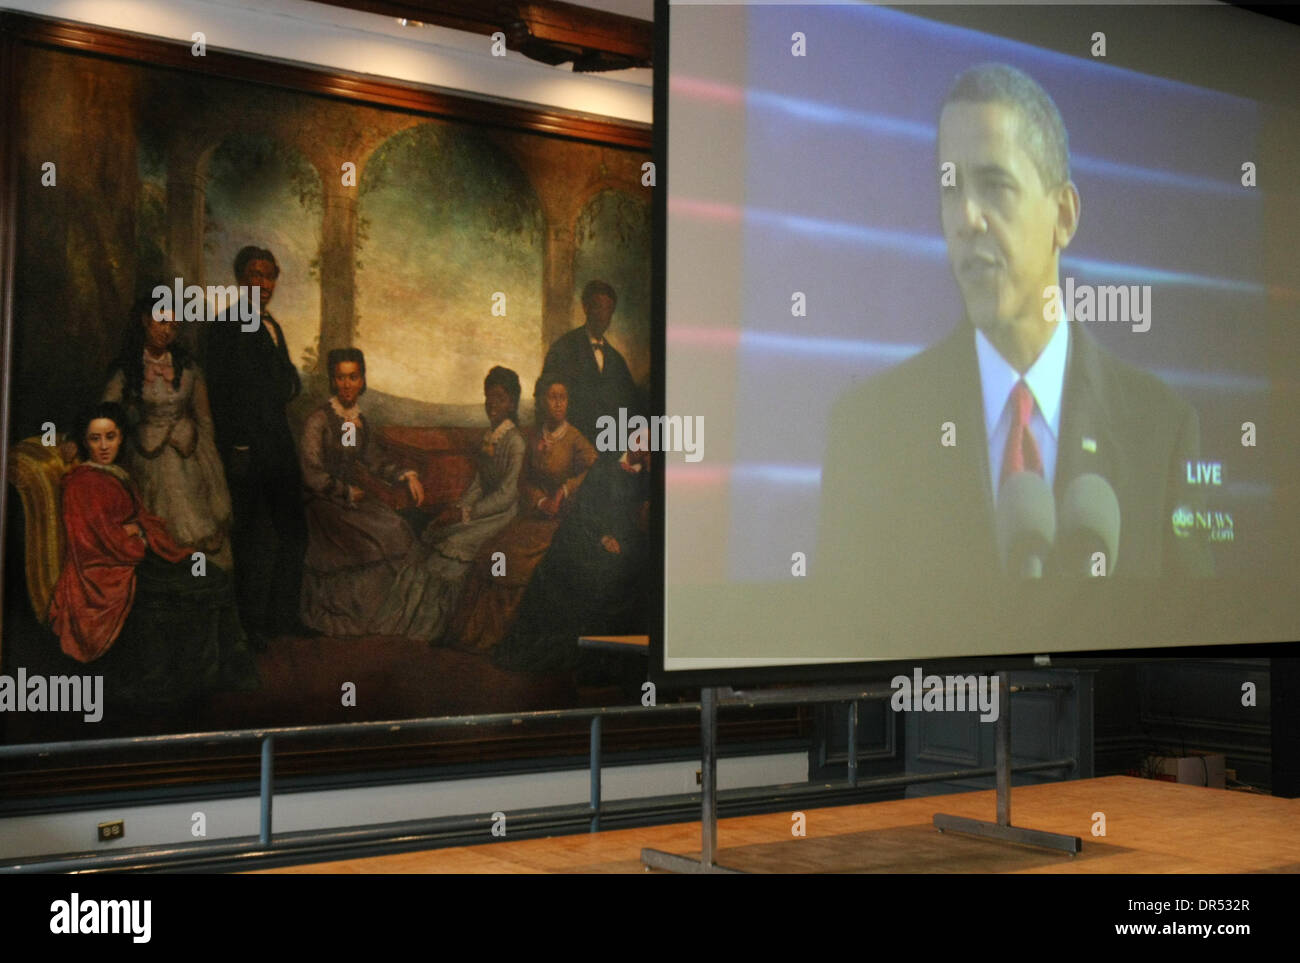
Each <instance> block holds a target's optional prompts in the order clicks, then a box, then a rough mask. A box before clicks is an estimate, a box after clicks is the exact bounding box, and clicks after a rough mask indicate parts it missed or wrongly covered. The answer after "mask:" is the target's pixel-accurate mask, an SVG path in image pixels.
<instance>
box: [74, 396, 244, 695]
mask: <svg viewBox="0 0 1300 963" xmlns="http://www.w3.org/2000/svg"><path fill="white" fill-rule="evenodd" d="M126 425H127V416H126V413H125V411H124V410H123V409H122V407H121V406H120V405H118V404H116V403H114V402H101V403H100V404H99V405H97V406H96V407H95V408H93V409H92V410H91V411H90V412H88V413H87V414H86V416H85V417H83V418H82V419H81V421H80V423H79V425H78V430H77V434H76V439H77V443H78V448H79V452H80V455H81V457H82V459H83V461H82V463H81V464H79V465H77V466H76V467H74V468H73V469H72V470H71V471H69V472H68V474H67V475H66V476H65V477H64V480H63V495H62V517H63V530H64V541H65V546H66V547H65V551H64V560H63V569H62V571H61V573H60V575H59V580H58V582H57V583H56V585H55V587H54V595H53V598H52V599H51V602H50V612H49V614H50V627H51V628H52V629H53V630H54V633H55V634H56V635H57V636H58V638H59V645H60V647H61V648H62V649H63V651H64V652H65V653H66V654H67V655H69V656H71V657H72V658H74V659H76V660H77V661H79V662H87V663H91V662H93V663H95V669H96V672H99V673H102V674H103V675H104V676H105V689H106V698H107V700H108V703H109V706H110V708H113V707H117V708H119V709H121V708H125V707H130V708H131V709H133V710H143V711H150V710H162V709H177V708H179V707H181V706H183V705H186V704H190V705H193V704H194V703H195V701H196V700H197V699H198V698H199V697H200V696H202V695H203V694H204V693H206V692H208V691H210V690H213V689H217V688H223V687H233V688H240V689H248V688H254V687H256V685H257V674H256V668H255V667H254V666H253V663H252V660H251V657H250V656H249V654H248V652H247V649H246V648H245V646H244V633H243V630H242V629H241V627H240V624H239V618H238V615H237V613H236V610H235V602H234V595H233V593H232V590H231V585H230V579H229V577H228V576H227V575H226V573H225V572H224V571H223V570H222V569H221V568H219V567H217V566H209V567H207V570H206V572H205V573H204V574H196V573H195V570H194V567H193V562H192V560H191V555H192V553H193V551H194V549H193V548H192V547H191V546H186V545H181V544H179V543H178V542H177V541H176V540H175V539H173V538H172V536H171V534H170V532H169V531H168V529H167V526H166V524H165V523H164V522H163V520H162V519H161V518H159V517H158V516H157V515H154V514H153V513H152V512H150V511H149V510H148V509H146V508H145V506H144V503H143V501H142V499H141V497H140V493H139V491H138V490H137V489H136V487H135V484H134V483H133V482H132V480H131V477H130V475H128V474H127V472H126V471H125V470H123V469H122V468H121V467H120V466H119V465H118V464H116V462H117V457H118V453H119V451H120V450H121V448H122V446H123V444H124V443H125V442H126V440H127V432H126Z"/></svg>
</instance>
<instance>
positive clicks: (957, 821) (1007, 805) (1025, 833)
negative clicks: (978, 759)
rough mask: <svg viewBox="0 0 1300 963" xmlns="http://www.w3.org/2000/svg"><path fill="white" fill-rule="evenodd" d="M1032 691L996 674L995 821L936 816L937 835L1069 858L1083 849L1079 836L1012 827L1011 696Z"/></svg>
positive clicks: (939, 814) (936, 814)
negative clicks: (1039, 849) (962, 836)
mask: <svg viewBox="0 0 1300 963" xmlns="http://www.w3.org/2000/svg"><path fill="white" fill-rule="evenodd" d="M1034 688H1037V687H1036V686H1032V685H1030V686H1024V685H1021V686H1016V687H1015V689H1012V687H1011V684H1010V680H1009V678H1008V674H1007V673H1006V672H999V673H998V691H999V692H1005V693H1006V697H1005V699H1004V700H1003V703H1002V706H1001V711H1000V712H999V713H998V721H997V723H996V726H997V729H996V731H995V732H994V740H995V751H996V753H997V759H996V766H997V774H996V779H997V792H998V815H997V822H988V821H986V820H982V819H971V818H969V817H967V816H949V815H947V814H945V813H935V815H934V828H935V829H937V830H939V832H941V833H942V832H954V833H966V834H968V835H971V836H983V837H985V838H986V839H997V840H1001V841H1002V842H1006V843H1018V844H1020V845H1022V846H1039V847H1042V848H1044V849H1052V850H1057V851H1059V852H1066V853H1069V854H1070V855H1071V856H1073V855H1074V854H1075V853H1077V852H1079V851H1080V850H1082V849H1083V840H1082V839H1080V838H1079V837H1078V836H1066V835H1064V834H1062V833H1049V832H1046V831H1044V830H1041V829H1025V828H1023V827H1020V826H1012V825H1011V694H1012V692H1013V691H1015V692H1024V691H1027V690H1032V689H1034Z"/></svg>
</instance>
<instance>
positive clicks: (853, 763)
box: [849, 699, 858, 788]
mask: <svg viewBox="0 0 1300 963" xmlns="http://www.w3.org/2000/svg"><path fill="white" fill-rule="evenodd" d="M849 785H850V786H853V787H855V788H856V787H857V785H858V700H857V699H854V700H853V701H852V702H850V703H849Z"/></svg>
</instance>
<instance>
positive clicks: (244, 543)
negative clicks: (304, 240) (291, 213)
mask: <svg viewBox="0 0 1300 963" xmlns="http://www.w3.org/2000/svg"><path fill="white" fill-rule="evenodd" d="M279 276H280V266H279V265H278V264H277V263H276V260H275V255H273V254H272V253H271V252H270V251H268V250H265V249H264V248H258V247H252V246H249V247H245V248H243V249H242V250H240V252H239V253H238V254H237V255H236V256H235V278H236V280H237V281H238V283H239V285H240V290H241V294H244V293H246V292H249V291H250V290H251V289H252V288H257V289H258V291H259V293H260V298H261V318H260V323H259V324H258V325H257V327H256V328H255V329H252V330H241V324H240V318H239V313H240V312H239V307H240V306H239V305H238V304H234V305H231V306H230V307H229V308H228V309H227V310H226V312H225V313H224V314H223V315H222V316H221V317H220V318H218V319H217V321H216V322H215V325H214V328H213V330H212V331H211V333H210V335H209V339H208V349H207V377H208V385H209V394H210V401H211V406H212V421H213V428H214V430H215V433H216V438H217V449H218V451H219V452H220V454H221V459H222V461H223V463H224V464H225V467H226V479H227V481H228V483H229V485H230V497H231V506H232V509H233V513H234V524H233V531H232V533H231V534H232V540H233V544H234V551H235V579H236V586H237V589H238V595H239V609H240V616H241V618H242V619H243V621H244V624H245V628H246V629H247V630H248V632H249V634H250V635H251V636H252V637H253V638H254V640H255V642H256V643H259V644H260V645H261V646H262V647H265V643H266V638H267V637H268V636H271V635H275V634H281V633H285V634H288V633H292V634H314V633H311V632H310V631H309V630H304V629H303V627H302V625H301V622H300V620H299V618H298V600H299V595H300V592H301V589H302V565H303V555H304V553H305V552H306V549H307V522H306V517H305V515H304V513H303V505H302V476H301V469H300V468H299V465H298V450H297V448H296V446H295V445H294V441H293V434H292V433H291V432H290V430H289V420H288V418H287V417H286V415H285V406H286V405H287V404H288V403H289V402H290V401H292V400H293V399H294V398H295V397H296V396H297V395H298V393H299V392H300V391H301V390H302V383H301V381H300V380H299V377H298V369H297V368H296V367H295V366H294V363H293V361H292V360H291V359H290V356H289V347H288V345H287V344H286V343H285V340H284V332H283V331H282V330H281V329H280V325H279V324H278V323H277V322H276V320H275V318H273V317H272V316H271V313H270V312H269V311H268V310H267V309H266V306H267V303H268V302H269V301H270V300H271V295H272V294H274V293H275V283H276V280H277V279H278V278H279ZM246 308H247V306H246ZM244 327H251V325H245V326H244Z"/></svg>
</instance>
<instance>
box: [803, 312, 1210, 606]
mask: <svg viewBox="0 0 1300 963" xmlns="http://www.w3.org/2000/svg"><path fill="white" fill-rule="evenodd" d="M983 412H984V407H983V400H982V388H981V385H980V375H979V362H978V359H977V356H976V351H975V333H974V328H973V327H972V326H971V325H970V324H969V323H968V322H965V321H963V322H962V323H961V324H960V325H958V327H957V329H956V330H955V331H953V332H952V334H950V335H948V336H947V337H945V338H944V339H943V340H942V341H940V342H938V343H937V344H935V345H933V346H932V347H930V348H928V349H926V350H925V351H923V352H921V353H920V354H918V355H916V356H915V357H913V358H911V359H909V360H908V361H906V362H904V363H903V364H900V365H898V366H897V367H895V368H892V369H890V370H888V371H885V372H883V373H881V374H880V375H878V376H876V377H873V378H871V379H869V380H868V381H866V382H864V383H863V384H861V385H860V386H857V387H855V388H853V389H851V390H850V391H849V392H848V393H847V394H846V395H845V396H844V397H843V398H841V399H840V401H839V402H838V404H837V405H836V407H835V411H834V415H833V417H832V421H831V427H830V435H829V437H828V439H827V444H828V454H827V457H826V461H825V464H824V468H823V474H822V499H821V508H822V519H821V528H820V533H819V541H818V550H817V557H816V561H815V563H814V564H815V571H814V572H813V573H812V574H813V575H814V576H815V577H817V578H819V579H824V580H825V581H824V582H823V584H824V585H829V586H832V587H837V588H838V589H840V590H842V591H843V592H844V593H846V594H847V595H850V596H852V595H853V593H861V592H865V593H867V594H868V595H870V596H872V602H864V603H863V604H875V603H879V604H881V605H884V606H888V605H891V604H895V603H897V602H898V601H899V600H900V599H903V598H907V599H908V600H910V601H909V604H913V605H915V606H917V607H918V608H923V607H926V606H928V605H929V604H930V602H931V601H934V600H941V599H942V598H943V597H944V596H945V595H947V594H948V593H950V591H951V590H952V589H953V588H954V586H965V587H966V588H965V589H964V591H971V590H970V588H969V586H970V585H971V584H972V583H976V584H979V583H981V580H983V584H985V585H988V584H989V580H990V579H994V580H1000V578H1001V576H1000V575H999V573H1000V572H1001V570H1002V565H1001V561H1000V559H999V555H998V549H997V541H996V532H995V527H994V508H993V506H994V499H993V490H992V479H991V478H990V470H989V457H988V442H987V440H986V437H985V430H984V414H983ZM945 422H952V423H953V424H954V425H955V426H956V445H955V446H953V447H944V446H942V445H941V444H940V441H941V433H942V430H943V429H942V426H943V424H944V423H945ZM1085 439H1090V440H1091V442H1095V447H1094V445H1093V444H1091V442H1090V443H1087V444H1085ZM1199 449H1200V428H1199V422H1198V419H1197V416H1196V412H1195V411H1194V410H1193V409H1192V407H1191V406H1190V405H1189V404H1187V402H1185V401H1183V400H1182V399H1181V398H1179V397H1178V396H1177V395H1175V394H1174V393H1173V391H1171V390H1170V389H1169V388H1168V387H1166V386H1165V385H1164V383H1163V382H1161V381H1160V380H1159V379H1158V378H1156V377H1155V376H1153V375H1151V374H1148V373H1147V372H1145V371H1141V370H1139V369H1137V368H1135V367H1133V366H1131V365H1129V364H1126V363H1124V362H1122V361H1120V360H1118V359H1117V358H1115V357H1114V356H1112V355H1111V354H1109V353H1108V352H1107V351H1105V350H1104V349H1103V348H1102V347H1101V346H1100V345H1099V344H1098V343H1097V342H1096V341H1095V340H1094V339H1093V337H1092V336H1091V334H1089V333H1088V332H1087V331H1086V330H1085V329H1084V328H1083V327H1082V326H1081V325H1080V324H1078V323H1075V325H1074V327H1073V329H1072V330H1071V331H1070V349H1069V358H1068V361H1067V364H1066V375H1065V386H1064V392H1063V395H1062V408H1061V427H1060V438H1059V444H1058V447H1057V463H1056V474H1055V479H1054V490H1055V495H1056V499H1057V506H1058V511H1059V507H1060V504H1061V496H1062V494H1063V493H1064V491H1065V489H1066V487H1067V486H1068V485H1069V483H1070V482H1071V481H1073V480H1074V479H1075V478H1076V477H1077V476H1079V475H1081V474H1084V473H1088V472H1095V473H1096V474H1098V475H1101V476H1102V477H1103V478H1105V479H1106V480H1107V481H1109V482H1110V484H1111V486H1112V487H1113V488H1114V490H1115V494H1116V496H1117V497H1118V500H1119V506H1120V538H1119V546H1118V548H1117V550H1116V552H1115V557H1114V558H1113V559H1110V560H1108V574H1110V575H1112V576H1119V577H1134V576H1171V575H1174V576H1176V575H1209V574H1211V573H1212V565H1211V558H1210V554H1209V549H1208V546H1207V545H1206V543H1205V542H1204V541H1203V540H1201V539H1198V538H1195V537H1187V538H1179V537H1176V536H1175V534H1174V529H1173V524H1172V516H1173V512H1174V510H1175V508H1176V507H1177V506H1179V505H1187V506H1190V507H1196V506H1197V505H1198V504H1200V502H1201V501H1202V500H1203V499H1201V497H1200V493H1199V492H1198V491H1197V490H1196V489H1194V488H1193V487H1192V486H1188V485H1187V484H1186V468H1185V463H1186V462H1187V461H1188V460H1192V459H1195V458H1197V456H1198V454H1199ZM976 591H978V590H976Z"/></svg>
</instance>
